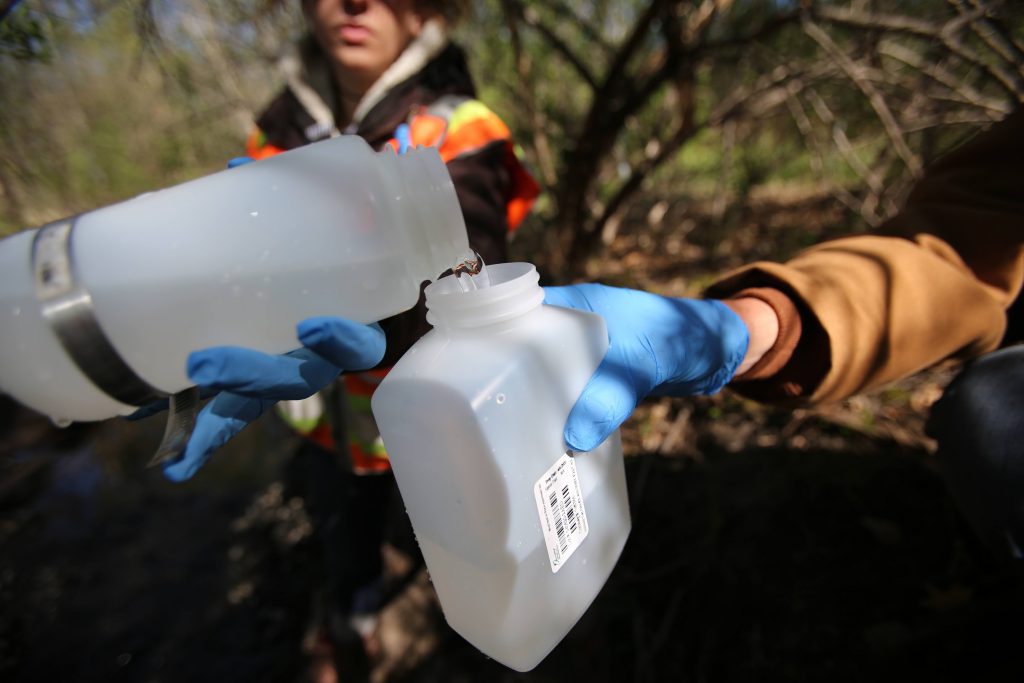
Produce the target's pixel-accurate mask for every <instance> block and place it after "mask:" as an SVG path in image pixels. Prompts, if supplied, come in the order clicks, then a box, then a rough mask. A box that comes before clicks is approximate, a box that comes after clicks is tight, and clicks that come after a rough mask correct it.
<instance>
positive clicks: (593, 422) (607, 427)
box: [544, 284, 749, 451]
mask: <svg viewBox="0 0 1024 683" xmlns="http://www.w3.org/2000/svg"><path fill="white" fill-rule="evenodd" d="M544 303H547V304H552V305H555V306H564V307H566V308H576V309H579V310H581V311H591V312H593V313H597V314H599V315H601V317H603V318H604V319H605V322H606V323H607V324H608V340H609V346H608V353H607V354H605V357H604V360H603V361H602V362H601V365H600V366H598V368H597V371H596V372H595V373H594V376H593V377H592V378H591V379H590V382H589V383H588V384H587V386H586V387H585V388H584V389H583V393H582V394H580V397H579V399H578V400H577V401H576V405H575V406H574V407H573V409H572V411H571V412H570V413H569V419H568V421H567V422H566V425H565V442H566V444H568V446H569V447H570V448H572V449H573V450H577V451H589V450H593V449H594V448H596V447H597V446H598V445H600V444H601V442H602V441H604V440H605V439H606V438H608V435H609V434H611V433H612V432H613V431H615V430H616V429H617V428H618V427H619V425H621V424H622V423H623V422H624V421H625V420H626V418H628V417H629V416H630V414H631V413H632V412H633V409H634V408H636V406H637V403H639V402H640V400H641V399H643V398H644V397H645V396H648V395H649V394H652V393H653V394H658V395H663V396H666V395H667V396H692V395H696V394H713V393H716V392H718V391H719V390H721V389H722V387H724V386H725V385H726V384H728V382H729V380H730V379H732V376H733V374H735V372H736V368H737V367H739V365H740V363H741V362H742V361H743V357H744V356H745V355H746V353H747V344H748V342H749V334H748V332H747V327H746V325H744V324H743V321H742V320H740V318H739V316H738V315H736V314H735V313H733V311H732V310H730V309H729V307H728V306H726V305H725V304H723V303H722V302H721V301H705V300H700V299H671V298H668V297H663V296H658V295H657V294H650V293H649V292H642V291H638V290H633V289H619V288H617V287H607V286H605V285H597V284H586V285H570V286H568V287H545V288H544Z"/></svg>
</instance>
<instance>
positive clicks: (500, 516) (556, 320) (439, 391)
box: [373, 264, 630, 671]
mask: <svg viewBox="0 0 1024 683" xmlns="http://www.w3.org/2000/svg"><path fill="white" fill-rule="evenodd" d="M524 266H527V264H499V265H495V266H489V267H488V270H489V274H490V278H491V283H492V286H491V287H489V288H486V289H481V290H476V291H470V292H465V293H462V291H461V288H459V287H458V285H457V284H456V283H453V282H451V281H449V279H448V278H446V279H444V280H441V281H439V282H438V283H436V284H435V285H432V286H431V287H434V288H438V289H443V290H444V291H446V292H449V293H450V295H451V296H454V297H463V296H464V297H477V298H478V299H479V298H480V297H487V298H489V300H490V304H488V305H485V306H483V307H482V308H481V307H479V306H472V305H465V306H459V305H453V306H446V310H443V311H442V310H440V308H438V307H437V306H435V305H434V304H433V303H431V299H430V298H429V297H430V294H429V293H428V305H430V306H431V319H432V321H433V322H434V324H435V325H436V326H437V327H436V329H434V330H432V331H431V332H430V333H428V334H427V335H426V336H424V337H423V338H422V339H421V340H420V341H419V342H417V343H416V345H415V346H413V347H412V349H410V351H409V352H407V353H406V354H405V356H403V358H402V359H401V360H400V361H399V363H398V364H397V365H396V367H395V368H394V369H393V370H392V371H391V372H390V373H389V374H388V376H387V377H386V378H385V379H384V381H383V382H382V383H381V385H380V387H379V388H378V389H377V391H376V393H375V394H374V397H373V412H374V415H375V417H376V419H377V423H378V426H379V427H380V430H381V435H382V436H383V438H384V444H385V447H386V448H387V449H388V454H389V456H390V458H391V462H392V466H393V468H394V471H395V476H396V478H397V480H398V484H399V487H400V489H401V492H402V498H403V500H404V502H405V505H406V508H407V510H408V512H409V515H410V517H411V519H412V523H413V527H414V529H415V531H416V537H417V540H418V541H419V544H420V547H421V549H422V550H423V554H424V557H425V558H426V561H427V566H428V569H429V570H430V576H431V580H432V581H433V583H434V586H435V587H436V588H437V591H438V595H439V597H440V599H441V605H442V608H443V609H444V613H445V617H446V618H447V620H448V622H449V623H450V624H451V626H452V627H453V628H454V629H455V630H456V631H458V632H459V633H460V634H461V635H462V636H463V637H465V638H466V639H467V640H468V641H469V642H470V643H472V644H473V645H475V646H476V647H477V648H479V649H480V650H481V651H483V652H484V653H485V654H487V655H488V656H490V657H493V658H494V659H496V660H498V661H500V662H502V663H503V664H506V665H507V666H509V667H512V668H514V669H517V670H520V671H526V670H529V669H532V668H533V667H534V666H536V665H537V664H538V663H539V662H540V661H541V659H543V658H544V657H545V656H546V655H547V654H548V653H549V652H550V651H551V649H552V648H553V647H554V646H555V645H556V644H557V643H558V642H559V641H560V640H561V639H562V638H563V637H564V636H565V634H566V633H567V632H568V631H569V629H570V628H572V626H573V625H574V624H575V623H576V621H577V620H578V619H579V618H580V616H581V615H582V614H583V612H584V611H585V610H586V609H587V607H588V606H589V605H590V603H591V601H592V600H593V599H594V597H595V596H596V595H597V593H598V591H599V590H600V589H601V587H602V586H603V585H604V582H605V580H606V579H607V577H608V575H609V573H610V572H611V570H612V567H613V566H614V565H615V562H616V560H617V559H618V557H619V554H620V552H621V550H622V547H623V545H624V543H625V541H626V537H627V535H628V533H629V528H630V520H629V509H628V504H627V497H626V485H625V475H624V470H623V462H622V450H621V445H620V442H619V438H618V434H617V433H616V434H615V435H614V436H613V438H611V439H609V440H608V441H607V442H606V443H605V444H603V445H602V446H601V447H599V448H598V449H596V450H595V451H593V452H591V453H585V454H578V455H576V456H575V457H574V462H575V465H576V468H577V471H578V477H579V483H580V487H581V489H582V495H583V507H584V508H585V514H586V517H587V519H588V523H589V533H588V534H587V536H586V538H584V539H583V541H582V543H581V544H580V545H579V547H578V548H577V549H576V550H575V552H574V553H573V554H572V555H571V556H570V557H569V558H568V560H567V561H566V562H565V564H564V565H563V566H561V567H560V568H559V570H558V571H557V573H556V572H555V571H554V570H553V569H552V565H551V563H550V561H549V556H548V552H547V549H546V545H545V538H544V534H543V531H542V525H541V523H542V520H541V518H540V517H539V515H538V508H537V503H536V501H535V497H534V496H535V494H534V488H535V485H536V484H537V482H538V479H540V478H541V477H542V475H544V474H545V472H546V471H547V470H548V469H549V468H550V467H551V466H552V464H554V463H555V462H556V461H557V460H558V459H559V458H560V457H561V456H562V455H563V454H564V453H565V444H564V442H563V437H562V434H563V429H564V426H565V420H566V418H567V416H568V414H569V410H570V409H571V407H572V405H573V404H574V403H575V401H576V398H577V397H578V395H579V393H580V392H581V391H582V389H583V387H584V385H585V384H586V382H587V381H588V380H589V378H590V376H591V375H592V374H593V371H594V370H595V369H596V368H597V365H598V364H599V363H600V361H601V358H602V357H603V355H604V352H605V350H606V348H607V333H606V330H605V326H604V322H603V320H601V318H599V317H598V316H595V315H591V314H586V313H581V312H578V311H570V310H567V309H561V308H554V307H549V306H542V305H540V304H539V299H537V298H536V297H537V295H538V294H540V293H541V290H540V288H539V287H537V286H536V284H535V283H536V273H534V272H532V271H533V269H532V267H529V266H527V267H528V268H529V271H530V273H532V278H533V283H534V286H533V287H528V288H524V290H523V291H520V292H509V291H506V290H503V289H502V286H503V283H507V282H508V281H509V280H512V279H515V278H517V277H523V273H524V272H526V271H525V269H524ZM435 291H436V290H435ZM531 297H532V301H533V304H532V305H527V304H525V303H524V300H529V299H530V298H531ZM465 301H469V300H468V299H467V300H465ZM460 303H462V302H461V301H460ZM523 309H525V310H523ZM462 315H467V316H469V318H470V319H462V320H459V319H458V318H459V316H462ZM473 319H475V320H477V321H480V320H481V319H490V320H491V321H492V322H491V323H489V324H482V325H476V326H472V322H473ZM460 323H465V324H469V325H470V326H468V327H467V326H460Z"/></svg>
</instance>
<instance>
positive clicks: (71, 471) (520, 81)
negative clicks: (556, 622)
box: [0, 0, 1024, 682]
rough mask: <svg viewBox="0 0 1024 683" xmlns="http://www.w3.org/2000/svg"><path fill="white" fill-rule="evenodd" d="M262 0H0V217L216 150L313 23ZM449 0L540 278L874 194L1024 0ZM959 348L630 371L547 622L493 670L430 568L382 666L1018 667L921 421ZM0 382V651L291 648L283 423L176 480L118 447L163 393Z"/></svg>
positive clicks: (864, 216) (739, 253) (97, 668)
mask: <svg viewBox="0 0 1024 683" xmlns="http://www.w3.org/2000/svg"><path fill="white" fill-rule="evenodd" d="M339 1H340V0H339ZM271 5H272V3H268V1H267V0H220V1H218V2H205V1H203V0H24V1H23V2H20V3H17V2H12V0H0V16H4V15H6V16H5V18H4V19H3V20H2V21H0V235H3V234H8V233H11V232H13V231H17V230H19V229H22V228H26V227H30V226H36V225H40V224H42V223H45V222H47V221H49V220H52V219H56V218H59V217H62V216H67V215H71V214H74V213H76V212H80V211H85V210H88V209H91V208H95V207H98V206H101V205H104V204H107V203H110V202H114V201H117V200H121V199H125V198H128V197H131V196H133V195H135V194H138V193H140V192H145V191H149V190H154V189H158V188H161V187H165V186H167V185H170V184H173V183H177V182H181V181H184V180H187V179H190V178H195V177H198V176H200V175H203V174H207V173H211V172H214V171H218V170H221V169H223V168H224V166H225V163H226V161H227V160H228V159H230V158H232V157H234V156H237V155H239V154H240V153H241V152H242V150H243V143H244V139H245V137H246V135H247V134H248V133H249V131H250V128H251V126H252V120H253V118H254V116H255V115H256V114H257V113H258V112H259V111H260V109H261V108H262V107H263V106H264V105H265V104H266V103H267V102H268V100H269V98H270V97H271V95H272V94H273V93H274V92H275V91H276V90H277V89H278V88H279V87H280V86H281V83H282V80H281V78H280V76H279V75H278V73H277V70H276V68H275V64H276V62H277V60H278V59H279V57H280V56H281V54H282V53H283V52H284V51H285V50H286V49H287V47H288V45H289V44H290V43H291V42H292V41H293V40H294V39H295V38H296V37H297V36H298V35H300V34H301V32H302V30H303V21H302V17H301V12H300V11H299V0H287V1H285V2H283V3H279V4H277V5H276V6H274V9H270V7H271ZM473 8H474V16H473V17H472V18H471V20H470V21H468V22H467V23H466V24H465V25H464V26H462V27H461V28H460V30H459V40H460V41H461V42H462V43H463V45H464V46H465V47H466V48H467V51H468V52H469V55H470V60H471V66H472V68H473V71H474V75H475V77H476V80H477V84H478V86H479V89H480V95H481V98H482V99H483V100H484V101H486V102H487V103H488V104H489V105H490V106H491V107H492V108H494V109H495V110H496V111H498V112H499V114H500V115H501V116H502V117H503V118H504V119H505V120H506V121H507V122H508V123H509V124H510V126H511V127H512V128H513V130H514V132H515V137H516V141H517V142H518V143H519V144H520V146H521V148H522V152H523V155H524V157H525V159H526V160H527V162H528V164H529V166H530V167H531V168H532V170H533V172H534V174H535V175H536V177H537V178H538V180H540V182H541V184H542V185H543V188H544V194H543V196H542V197H541V199H540V200H539V202H538V205H537V207H536V210H535V212H534V214H533V215H532V216H531V218H530V219H529V220H528V223H527V224H525V225H524V226H523V227H522V228H521V229H520V230H519V231H518V233H517V234H516V237H515V241H514V243H513V249H514V255H515V257H517V258H521V259H526V260H530V261H533V262H535V263H537V264H538V265H539V266H540V267H541V268H542V269H543V270H544V271H546V273H547V274H548V276H549V277H550V278H552V279H560V280H569V279H575V278H594V279H600V280H603V281H605V282H610V283H614V284H620V285H631V286H640V287H644V288H647V289H650V290H653V291H658V292H661V293H664V294H671V295H684V294H694V293H697V292H699V290H700V288H701V286H702V285H703V284H704V283H706V282H707V281H708V280H709V279H710V278H713V277H715V276H716V275H717V274H719V273H721V272H722V271H723V270H724V269H726V268H729V267H732V266H735V265H738V264H740V263H741V262H744V261H748V260H751V259H755V258H772V259H780V258H785V257H787V256H789V255H791V254H792V253H793V252H795V251H796V250H798V249H800V248H802V247H805V246H808V245H810V244H812V243H814V242H815V241H818V240H820V239H822V238H827V237H829V236H832V235H837V234H844V233H849V232H851V231H858V230H866V229H869V228H870V227H871V226H875V225H878V224H880V223H881V222H882V221H884V220H885V219H886V218H887V217H888V216H891V215H892V214H893V212H895V211H897V210H898V208H899V205H900V202H901V201H902V199H903V197H904V196H905V194H906V192H907V189H908V187H909V186H910V184H911V183H912V182H913V180H914V178H915V177H916V176H917V175H918V174H919V173H920V172H921V169H922V168H923V167H924V166H925V165H926V164H927V163H928V162H929V161H930V160H932V159H934V158H935V157H936V156H938V155H940V154H942V153H943V152H944V151H945V150H948V149H949V148H951V147H952V146H954V145H956V144H957V143H958V142H960V141H961V140H963V139H965V138H966V137H968V136H970V135H971V134H972V133H973V132H975V131H976V130H978V129H980V128H981V127H983V126H985V125H987V124H989V123H990V122H992V121H995V120H998V119H1000V118H1002V117H1003V116H1004V115H1005V114H1006V113H1007V112H1009V111H1010V110H1011V109H1012V108H1014V107H1016V106H1018V105H1019V103H1020V101H1021V98H1022V96H1024V47H1022V46H1024V3H1022V2H1019V1H1016V2H1011V1H1009V0H1007V1H1000V0H837V1H834V2H833V1H827V0H818V1H812V0H687V1H681V0H675V1H672V0H590V1H586V0H480V1H479V2H475V3H473ZM951 376H952V371H951V369H950V368H948V367H944V368H938V369H934V370H932V371H930V372H928V373H922V374H920V375H918V376H916V377H914V378H910V379H908V380H906V381H904V382H901V383H898V384H896V385H894V386H890V387H887V388H885V389H883V390H881V391H879V392H876V393H874V394H872V395H869V396H858V397H855V398H852V399H850V400H849V401H845V402H843V403H841V404H837V405H830V406H821V407H815V408H807V409H800V410H788V409H773V408H770V407H765V406H760V405H755V404H752V403H750V402H747V401H743V400H742V399H739V398H738V397H736V396H731V395H729V394H728V393H723V394H720V395H717V396H713V397H699V398H694V399H692V400H685V401H684V400H673V399H667V398H659V399H651V400H650V401H647V402H645V404H644V405H642V406H641V407H640V408H639V409H638V410H637V412H636V413H635V415H634V418H633V419H632V420H630V421H629V422H628V423H627V424H626V425H625V426H624V430H623V436H624V445H625V449H626V452H627V455H629V456H642V457H629V458H627V474H628V479H629V482H630V499H631V507H632V512H633V523H634V527H633V532H632V535H631V539H630V542H629V544H627V547H626V551H625V552H624V555H623V558H622V559H621V561H620V563H619V566H618V568H617V569H616V572H615V574H613V576H612V578H611V580H610V581H609V584H608V586H607V587H606V588H605V590H603V591H602V593H601V595H600V596H599V598H598V601H597V602H596V603H595V606H594V607H593V608H592V609H591V610H590V612H588V615H587V616H586V617H585V618H584V619H583V620H582V621H581V622H580V624H579V626H578V627H577V628H576V629H574V630H573V632H572V633H571V634H570V636H569V637H568V638H567V640H566V642H565V644H563V645H562V646H560V647H559V648H557V649H556V651H555V653H554V654H553V655H552V656H551V657H549V658H548V659H547V660H546V662H545V664H544V665H542V667H541V668H540V669H538V670H537V671H536V672H534V673H533V674H530V675H527V676H511V675H510V674H509V672H508V671H506V670H504V669H503V668H502V667H500V666H499V665H497V664H494V663H493V662H490V661H488V660H486V659H485V658H483V657H482V656H481V655H479V654H478V653H476V652H475V651H474V650H472V648H470V647H469V646H468V645H466V644H465V643H464V642H463V641H462V640H461V639H460V638H459V637H458V636H456V635H454V633H452V632H450V631H447V630H446V629H445V627H444V625H443V621H442V620H441V618H440V616H439V615H438V613H437V610H436V604H435V603H434V602H432V600H431V599H430V598H429V593H430V591H429V584H428V583H426V582H425V583H426V588H424V589H423V591H422V592H421V594H419V597H416V600H417V601H418V602H415V604H416V605H417V607H416V609H412V608H409V606H408V604H405V603H402V602H401V601H396V605H397V606H396V607H395V608H394V609H392V608H391V607H389V610H390V611H388V612H386V613H385V615H384V620H385V621H387V620H388V619H391V622H393V624H394V626H393V628H392V632H393V633H395V634H400V635H402V638H397V637H396V639H394V642H395V643H399V644H398V645H394V646H389V647H388V648H385V650H386V651H385V652H384V653H383V655H382V659H381V661H382V664H381V665H380V667H378V669H379V670H378V671H377V673H380V676H379V677H377V678H375V679H374V680H385V678H386V679H387V680H417V681H452V680H516V681H519V680H534V681H564V680H576V679H582V680H588V681H592V682H603V681H622V680H635V681H655V680H695V681H707V680H719V681H722V680H729V681H732V680H737V681H741V680H742V681H748V680H782V679H785V680H790V681H809V682H810V681H820V680H829V681H833V682H835V681H862V680H930V681H940V680H942V681H945V680H949V681H963V680H986V681H989V680H1000V681H1002V680H1005V681H1020V680H1024V679H1022V671H1024V658H1022V656H1021V655H1020V647H1019V645H1020V634H1021V626H1020V625H1021V623H1022V615H1024V588H1022V587H1021V584H1020V583H1019V582H1015V581H1012V580H1010V579H1009V578H1008V576H1007V575H1006V574H1005V573H1004V571H1003V569H1002V568H1001V567H996V566H994V565H993V564H992V563H991V558H989V557H988V556H987V555H986V553H985V552H984V550H983V549H981V548H979V547H978V546H977V544H976V542H975V541H973V540H972V536H971V534H970V533H969V532H968V531H967V530H966V529H965V527H964V525H963V524H962V522H961V521H960V519H959V517H958V516H957V514H956V513H955V511H954V509H953V507H952V503H951V501H950V500H949V498H948V496H946V494H945V493H944V490H943V487H942V483H941V479H940V478H939V476H938V474H937V471H936V470H937V467H936V465H935V463H934V458H932V455H931V454H932V450H931V444H930V441H929V440H928V439H927V438H926V437H925V435H924V433H923V428H922V425H923V422H924V418H925V416H926V415H927V412H928V408H929V406H930V405H931V403H933V402H934V401H935V400H936V398H937V397H938V396H939V395H940V394H941V390H942V386H943V385H944V384H945V383H946V382H948V381H949V378H950V377H951ZM0 399H2V397H0ZM3 400H4V402H3V403H0V456H2V457H0V679H3V680H19V678H18V677H19V676H20V680H45V681H52V680H145V681H156V680H172V681H174V680H218V681H223V680H246V681H249V680H273V681H279V680H305V679H304V678H301V676H299V675H298V673H297V672H301V670H302V669H303V667H304V666H305V663H304V660H303V656H302V644H303V643H304V642H305V640H306V639H307V637H308V635H309V634H308V622H311V621H313V618H312V617H311V616H310V615H311V614H312V615H313V616H315V612H316V605H317V604H318V603H317V600H318V598H319V597H322V596H318V595H317V594H316V591H317V585H318V580H319V578H318V575H317V571H318V570H317V566H318V565H317V563H316V562H315V561H314V560H313V559H311V558H313V557H314V555H315V548H316V547H317V546H316V545H315V544H313V543H312V542H311V541H310V531H309V528H308V527H309V525H308V521H307V520H306V519H305V512H304V510H303V506H302V502H301V500H300V499H299V498H295V497H292V495H291V494H290V493H289V487H288V484H287V476H284V478H283V479H284V480H283V481H282V476H283V475H282V473H281V470H282V468H283V461H284V459H285V454H286V453H288V452H289V451H290V448H291V446H292V445H293V444H291V443H290V442H289V439H290V438H292V437H290V436H288V435H287V434H284V433H282V429H281V428H280V425H276V423H274V422H273V421H269V422H268V421H264V422H262V423H260V424H257V425H255V426H254V427H253V428H252V429H249V430H247V431H246V432H245V433H244V434H243V435H242V436H241V437H240V438H239V439H236V440H234V441H233V442H232V443H231V444H229V445H228V446H227V447H225V448H224V449H223V450H222V452H221V453H219V454H218V456H217V458H214V459H213V461H212V462H211V463H210V465H209V466H207V467H206V468H204V470H203V472H202V474H201V475H200V476H197V477H196V478H195V479H194V480H193V481H191V482H189V483H188V484H185V485H172V484H170V483H168V482H166V481H164V480H162V478H161V477H160V475H159V473H158V472H156V471H154V470H146V469H145V468H144V463H145V462H146V460H148V458H149V455H150V450H151V448H152V447H153V446H155V445H156V443H157V442H158V441H159V434H160V430H161V429H162V425H161V424H159V420H155V421H154V420H149V421H142V422H133V423H129V422H125V421H120V420H114V421H108V422H106V423H102V424H89V425H76V426H73V427H72V428H70V429H65V430H57V429H55V428H54V427H53V426H52V425H51V424H50V423H49V422H48V421H46V420H45V418H43V417H41V416H38V415H35V414H31V412H30V411H28V410H26V409H20V408H19V407H18V406H16V405H14V404H13V403H11V402H10V401H9V400H6V399H3ZM423 596H427V597H423ZM414 597H415V594H414ZM421 598H422V599H421ZM389 614H390V615H391V616H390V617H389V616H388V615H389ZM410 615H412V616H410ZM417 615H418V616H417ZM403 638H404V640H403ZM384 671H387V672H391V673H389V674H387V675H386V676H385V674H384V673H382V672H384ZM403 672H404V673H403ZM766 672H769V673H770V674H771V675H767V676H766ZM402 676H405V678H402Z"/></svg>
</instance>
